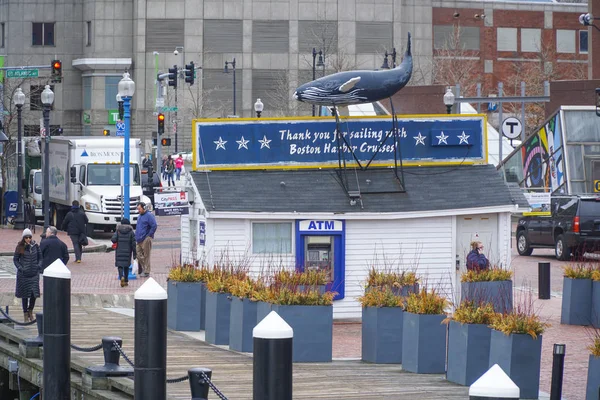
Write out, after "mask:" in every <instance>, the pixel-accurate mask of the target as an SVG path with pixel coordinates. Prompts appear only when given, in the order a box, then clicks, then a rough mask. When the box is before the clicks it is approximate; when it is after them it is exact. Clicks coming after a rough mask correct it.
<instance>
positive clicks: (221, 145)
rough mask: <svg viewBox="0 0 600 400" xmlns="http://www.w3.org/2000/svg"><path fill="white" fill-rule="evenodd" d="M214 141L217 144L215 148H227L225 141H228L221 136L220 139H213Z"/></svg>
mask: <svg viewBox="0 0 600 400" xmlns="http://www.w3.org/2000/svg"><path fill="white" fill-rule="evenodd" d="M213 143H214V144H216V145H217V148H216V149H215V150H219V148H221V149H223V150H225V143H227V140H223V139H221V136H219V140H213Z"/></svg>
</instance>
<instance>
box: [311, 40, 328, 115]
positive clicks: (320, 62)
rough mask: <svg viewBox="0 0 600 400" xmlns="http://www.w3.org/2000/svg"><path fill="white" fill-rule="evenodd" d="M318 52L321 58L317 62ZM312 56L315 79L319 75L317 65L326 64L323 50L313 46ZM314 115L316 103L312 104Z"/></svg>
mask: <svg viewBox="0 0 600 400" xmlns="http://www.w3.org/2000/svg"><path fill="white" fill-rule="evenodd" d="M317 54H318V55H319V60H318V61H317V62H316V63H315V60H316V59H317ZM312 58H313V62H312V73H313V75H312V78H313V81H314V80H315V79H317V77H316V75H317V74H316V70H317V69H316V67H322V66H324V65H325V64H324V63H323V50H319V51H318V52H317V49H315V48H314V47H313V50H312ZM312 116H313V117H314V116H315V105H314V104H313V105H312Z"/></svg>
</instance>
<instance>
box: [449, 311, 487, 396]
mask: <svg viewBox="0 0 600 400" xmlns="http://www.w3.org/2000/svg"><path fill="white" fill-rule="evenodd" d="M491 334H492V330H491V328H489V327H488V326H487V325H482V324H461V323H459V322H456V321H450V326H449V328H448V371H447V372H446V379H448V380H449V381H450V382H454V383H458V384H460V385H463V386H471V385H472V384H473V382H475V381H476V380H477V379H479V378H480V377H481V375H483V374H484V373H485V372H486V371H487V370H488V362H489V359H490V338H491Z"/></svg>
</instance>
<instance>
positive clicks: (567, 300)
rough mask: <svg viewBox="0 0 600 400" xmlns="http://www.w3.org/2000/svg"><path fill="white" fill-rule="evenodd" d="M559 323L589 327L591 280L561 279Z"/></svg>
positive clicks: (590, 317)
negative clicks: (561, 292) (561, 293)
mask: <svg viewBox="0 0 600 400" xmlns="http://www.w3.org/2000/svg"><path fill="white" fill-rule="evenodd" d="M560 323H561V324H568V325H590V324H591V323H592V280H591V279H571V278H567V277H564V278H563V297H562V308H561V314H560Z"/></svg>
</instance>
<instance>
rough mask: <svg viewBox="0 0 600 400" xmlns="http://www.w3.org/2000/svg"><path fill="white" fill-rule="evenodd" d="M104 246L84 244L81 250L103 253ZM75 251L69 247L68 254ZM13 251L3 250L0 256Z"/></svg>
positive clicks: (8, 254)
mask: <svg viewBox="0 0 600 400" xmlns="http://www.w3.org/2000/svg"><path fill="white" fill-rule="evenodd" d="M106 248H107V246H106V245H105V244H97V245H94V246H86V247H84V248H83V252H84V253H105V252H106ZM73 253H75V251H74V250H73V249H69V254H73ZM14 254H15V252H14V251H10V252H8V251H4V252H0V257H2V256H4V257H6V256H12V255H14Z"/></svg>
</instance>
